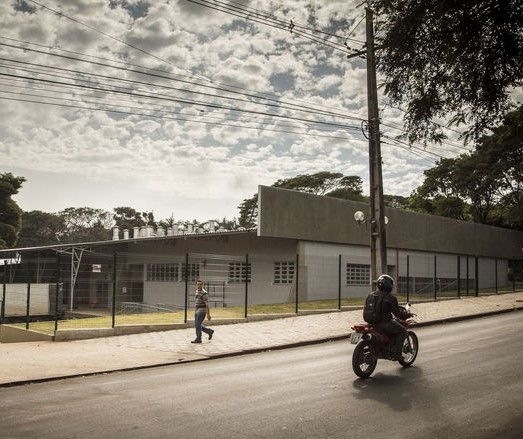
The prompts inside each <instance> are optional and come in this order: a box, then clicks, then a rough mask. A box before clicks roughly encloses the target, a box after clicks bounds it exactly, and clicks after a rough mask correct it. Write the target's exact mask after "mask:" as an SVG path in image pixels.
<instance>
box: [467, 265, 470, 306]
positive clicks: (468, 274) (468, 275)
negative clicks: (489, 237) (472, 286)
mask: <svg viewBox="0 0 523 439" xmlns="http://www.w3.org/2000/svg"><path fill="white" fill-rule="evenodd" d="M469 283H470V269H469V256H468V255H467V296H468V295H469Z"/></svg>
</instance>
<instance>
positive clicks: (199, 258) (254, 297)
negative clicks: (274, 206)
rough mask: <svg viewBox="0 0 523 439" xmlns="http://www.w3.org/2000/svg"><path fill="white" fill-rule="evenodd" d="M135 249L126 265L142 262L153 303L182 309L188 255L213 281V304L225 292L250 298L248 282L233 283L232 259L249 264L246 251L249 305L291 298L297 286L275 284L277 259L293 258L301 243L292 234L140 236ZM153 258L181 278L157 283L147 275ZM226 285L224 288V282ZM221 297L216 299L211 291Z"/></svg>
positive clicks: (236, 298) (233, 299)
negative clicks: (173, 267)
mask: <svg viewBox="0 0 523 439" xmlns="http://www.w3.org/2000/svg"><path fill="white" fill-rule="evenodd" d="M129 250H132V253H130V252H129V253H121V254H120V256H119V257H120V258H123V257H125V258H126V264H127V265H131V264H132V265H140V264H143V266H144V270H143V280H144V302H145V303H147V304H149V305H163V304H166V305H174V306H177V307H181V308H183V306H184V302H185V281H184V280H183V279H182V267H183V264H184V263H185V257H186V254H189V264H197V265H198V267H199V277H200V278H201V279H203V280H204V281H205V282H210V283H211V284H212V287H211V291H210V293H211V298H210V302H211V304H214V303H216V306H222V303H223V302H222V300H223V298H222V297H221V296H222V294H223V295H224V296H225V297H224V299H225V302H226V303H227V305H229V306H231V305H242V304H244V303H245V284H244V283H242V282H239V283H237V282H229V263H230V262H239V263H245V260H246V259H245V258H246V255H248V258H249V264H250V265H251V273H252V274H251V282H250V283H249V285H248V301H249V303H250V304H259V303H281V302H286V301H287V300H288V298H289V296H290V294H291V289H292V285H290V284H282V285H275V284H274V283H273V279H274V263H275V262H277V261H294V260H295V259H296V253H297V251H298V248H297V242H296V241H295V240H292V239H291V240H289V239H278V238H266V239H259V238H258V237H257V236H256V233H255V232H251V233H248V232H244V233H241V234H232V235H221V236H213V235H202V236H201V237H200V236H199V237H186V238H185V239H184V238H183V237H177V238H170V239H168V240H161V241H154V240H153V241H140V242H137V243H136V244H134V245H132V246H130V247H129ZM151 263H163V264H166V263H168V264H175V265H176V266H177V267H178V280H177V281H172V282H157V281H148V280H146V266H147V264H151ZM223 284H225V285H224V287H222V286H221V285H223ZM213 289H215V290H216V295H217V296H218V299H217V300H216V301H213V298H212V292H213V291H212V290H213ZM193 290H194V285H193V282H190V283H189V298H190V299H191V298H192V295H193Z"/></svg>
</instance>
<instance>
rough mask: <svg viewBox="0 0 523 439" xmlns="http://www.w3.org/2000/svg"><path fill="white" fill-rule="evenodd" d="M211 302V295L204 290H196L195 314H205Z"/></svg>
mask: <svg viewBox="0 0 523 439" xmlns="http://www.w3.org/2000/svg"><path fill="white" fill-rule="evenodd" d="M208 301H209V293H207V291H206V290H205V289H203V288H202V290H201V291H198V290H196V292H195V294H194V307H195V308H196V309H195V313H196V314H199V313H202V312H203V313H204V312H206V311H207V302H208Z"/></svg>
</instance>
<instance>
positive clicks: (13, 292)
mask: <svg viewBox="0 0 523 439" xmlns="http://www.w3.org/2000/svg"><path fill="white" fill-rule="evenodd" d="M50 312H51V304H50V298H49V284H36V283H32V284H31V289H30V295H29V313H30V315H33V316H36V315H47V314H50ZM26 313H27V284H6V294H5V315H6V316H7V317H14V316H25V315H26Z"/></svg>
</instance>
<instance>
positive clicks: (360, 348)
mask: <svg viewBox="0 0 523 439" xmlns="http://www.w3.org/2000/svg"><path fill="white" fill-rule="evenodd" d="M377 364H378V358H377V357H376V355H375V354H374V352H373V351H372V348H371V346H370V345H369V344H368V343H367V342H366V341H360V342H359V343H358V344H357V345H356V348H355V349H354V352H353V353H352V370H354V373H355V374H356V375H358V376H359V377H360V378H368V377H370V376H371V374H372V372H374V369H376V365H377Z"/></svg>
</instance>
